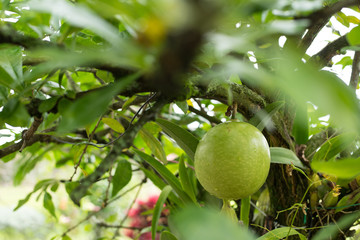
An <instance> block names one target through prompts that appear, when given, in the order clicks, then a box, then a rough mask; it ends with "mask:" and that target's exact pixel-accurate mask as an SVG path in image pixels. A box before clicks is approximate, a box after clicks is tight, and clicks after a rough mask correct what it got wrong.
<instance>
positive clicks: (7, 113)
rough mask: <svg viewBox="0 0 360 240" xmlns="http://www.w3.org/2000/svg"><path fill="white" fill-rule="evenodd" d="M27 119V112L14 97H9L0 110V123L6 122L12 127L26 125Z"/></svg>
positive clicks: (28, 116) (28, 117)
mask: <svg viewBox="0 0 360 240" xmlns="http://www.w3.org/2000/svg"><path fill="white" fill-rule="evenodd" d="M0 78H1V76H0ZM29 121H30V115H29V113H28V112H27V111H26V109H25V106H24V105H23V104H22V103H21V102H20V100H19V99H18V98H16V97H15V98H11V99H10V100H9V101H8V102H7V103H6V105H5V106H4V108H3V109H2V111H1V112H0V125H2V124H4V123H7V124H10V125H11V126H14V127H27V125H28V123H29Z"/></svg>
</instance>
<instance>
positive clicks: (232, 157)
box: [195, 122, 270, 199]
mask: <svg viewBox="0 0 360 240" xmlns="http://www.w3.org/2000/svg"><path fill="white" fill-rule="evenodd" d="M269 169H270V150H269V145H268V143H267V142H266V139H265V137H264V136H263V135H262V133H261V132H260V131H259V130H258V129H257V128H255V127H254V126H252V125H250V124H248V123H244V122H227V123H222V124H219V125H217V126H215V127H214V128H212V129H210V130H209V131H208V132H207V134H206V135H205V136H204V137H203V139H201V141H200V142H199V144H198V146H197V149H196V152H195V173H196V176H197V178H198V180H199V182H200V183H201V185H202V186H203V187H204V188H205V190H207V191H208V192H209V193H210V194H212V195H214V196H216V197H218V198H221V199H240V198H245V197H247V196H250V195H252V194H254V193H255V192H256V191H257V190H259V188H260V187H261V186H262V185H263V184H264V182H265V180H266V178H267V176H268V173H269Z"/></svg>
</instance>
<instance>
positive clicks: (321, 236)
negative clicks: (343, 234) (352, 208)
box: [312, 211, 360, 240]
mask: <svg viewBox="0 0 360 240" xmlns="http://www.w3.org/2000/svg"><path fill="white" fill-rule="evenodd" d="M359 218H360V212H359V211H357V212H354V213H351V214H348V215H345V216H343V217H341V218H340V219H339V220H338V221H337V222H336V224H334V223H331V224H328V225H326V226H325V227H324V228H322V229H320V230H319V231H318V232H317V233H316V234H315V236H314V237H313V238H312V240H328V239H336V236H337V234H338V233H339V231H340V230H344V229H347V228H349V227H350V226H351V225H353V223H354V222H355V221H357V220H358V219H359Z"/></svg>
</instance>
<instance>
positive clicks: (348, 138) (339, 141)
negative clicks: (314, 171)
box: [312, 133, 355, 162]
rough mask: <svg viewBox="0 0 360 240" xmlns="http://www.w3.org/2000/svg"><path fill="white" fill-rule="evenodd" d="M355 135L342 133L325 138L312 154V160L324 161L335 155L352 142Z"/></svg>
mask: <svg viewBox="0 0 360 240" xmlns="http://www.w3.org/2000/svg"><path fill="white" fill-rule="evenodd" d="M354 138H355V135H354V134H353V133H343V134H340V135H338V136H336V137H333V138H330V139H329V140H327V141H326V142H325V143H324V144H323V145H322V146H321V147H320V149H319V150H318V151H317V152H316V153H315V154H314V157H313V159H312V162H316V161H325V160H329V159H332V158H334V157H336V155H338V154H339V153H340V152H342V151H344V150H345V149H346V148H347V147H349V145H350V144H352V143H353V140H354Z"/></svg>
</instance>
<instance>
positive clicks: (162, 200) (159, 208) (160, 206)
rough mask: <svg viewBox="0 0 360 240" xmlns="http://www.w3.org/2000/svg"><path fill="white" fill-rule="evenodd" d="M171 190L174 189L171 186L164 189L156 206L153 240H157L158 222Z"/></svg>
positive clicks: (152, 232) (152, 231)
mask: <svg viewBox="0 0 360 240" xmlns="http://www.w3.org/2000/svg"><path fill="white" fill-rule="evenodd" d="M171 190H172V188H171V186H169V185H168V186H166V187H164V188H163V190H162V191H161V193H160V196H159V198H158V200H157V202H156V204H155V207H154V212H153V218H152V220H151V237H152V239H153V240H155V235H156V229H157V225H158V222H159V219H160V215H161V212H162V210H163V207H164V204H165V201H166V199H167V197H168V196H169V194H170V192H171Z"/></svg>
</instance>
